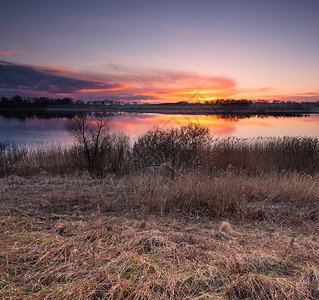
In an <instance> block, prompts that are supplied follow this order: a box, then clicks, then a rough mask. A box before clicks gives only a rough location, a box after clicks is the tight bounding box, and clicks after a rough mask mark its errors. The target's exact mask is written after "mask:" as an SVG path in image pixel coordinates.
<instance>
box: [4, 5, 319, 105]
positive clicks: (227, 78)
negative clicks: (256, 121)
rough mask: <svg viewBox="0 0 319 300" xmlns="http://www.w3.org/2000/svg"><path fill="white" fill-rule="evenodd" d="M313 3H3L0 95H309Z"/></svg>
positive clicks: (313, 97)
mask: <svg viewBox="0 0 319 300" xmlns="http://www.w3.org/2000/svg"><path fill="white" fill-rule="evenodd" d="M318 10H319V3H318V1H315V0H309V1H307V3H302V2H300V1H291V0H290V1H288V0H282V1H280V2H278V1H274V0H271V1H259V2H251V1H248V0H243V1H240V3H239V2H238V1H234V0H227V1H222V2H215V1H206V0H203V1H201V2H199V3H194V2H193V1H188V0H184V1H179V0H176V1H173V2H172V1H161V2H160V3H150V2H149V1H143V0H139V1H136V2H134V3H132V2H131V1H125V0H121V1H119V2H116V3H115V2H113V3H111V2H109V3H104V2H103V3H102V2H98V1H93V2H90V3H79V2H78V1H75V0H70V1H68V2H67V3H66V2H65V1H60V0H58V1H54V2H52V3H49V4H48V3H44V2H39V1H37V0H30V1H28V2H27V3H23V2H20V3H13V2H12V1H4V3H3V5H2V9H1V12H0V14H1V18H0V26H1V28H2V38H1V40H0V96H13V95H14V94H19V95H21V96H38V95H42V96H49V97H61V96H65V97H72V98H74V99H82V100H104V99H111V100H130V101H141V102H154V103H155V102H156V103H158V102H176V101H187V100H188V99H189V98H190V97H191V96H192V95H193V94H194V93H200V94H201V95H203V97H205V100H212V99H217V98H231V99H244V98H245V99H250V100H257V99H265V100H273V99H279V100H292V101H319V75H318V71H317V70H318V69H319V56H318V54H317V49H318V48H319V31H318V30H317V29H318V28H319V20H318V18H317V14H316V12H317V11H318ZM12 18H14V22H13V21H12Z"/></svg>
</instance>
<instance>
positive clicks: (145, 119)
mask: <svg viewBox="0 0 319 300" xmlns="http://www.w3.org/2000/svg"><path fill="white" fill-rule="evenodd" d="M188 124H200V125H202V126H205V127H208V128H209V130H210V133H211V134H213V135H233V136H239V137H257V136H283V135H308V136H318V135H319V115H312V116H310V117H258V116H253V117H249V118H225V117H220V116H216V115H163V114H135V115H134V114H132V115H129V114H127V115H124V116H115V117H114V119H113V121H112V122H111V127H112V131H116V132H125V133H128V134H129V135H131V136H136V135H139V134H141V133H143V132H146V131H147V130H149V129H151V128H152V127H153V126H159V127H162V128H171V127H176V126H182V125H188Z"/></svg>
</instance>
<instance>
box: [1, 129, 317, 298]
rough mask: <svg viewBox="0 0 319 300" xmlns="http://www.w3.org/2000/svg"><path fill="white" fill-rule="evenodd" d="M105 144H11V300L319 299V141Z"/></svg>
mask: <svg viewBox="0 0 319 300" xmlns="http://www.w3.org/2000/svg"><path fill="white" fill-rule="evenodd" d="M101 137H103V138H102V139H98V142H101V143H102V146H103V147H104V146H106V145H107V147H105V148H103V147H99V146H98V147H97V149H98V150H97V152H96V153H98V155H97V156H90V158H88V156H86V152H85V151H86V150H85V147H84V148H83V146H84V145H83V141H81V140H78V142H79V143H78V144H76V145H74V146H72V147H69V148H66V147H61V146H59V145H56V146H50V147H49V146H47V147H38V148H28V147H27V146H23V145H22V146H21V145H19V146H17V145H14V144H8V143H1V144H0V159H1V160H0V162H1V164H0V168H1V169H0V175H1V176H2V178H0V195H1V198H0V298H1V299H61V298H65V299H225V298H226V299H318V298H319V270H318V265H319V260H318V257H319V239H318V238H317V236H318V233H319V230H318V222H319V185H318V179H319V177H318V176H319V175H318V170H319V167H318V166H319V160H318V152H319V151H318V150H319V142H318V139H314V138H306V137H284V138H268V139H249V140H244V139H236V138H228V139H214V138H212V137H211V136H209V135H208V132H207V130H206V129H205V128H200V127H196V126H188V127H183V128H181V129H178V130H177V129H174V130H160V129H158V128H157V129H154V130H153V131H149V132H148V133H146V134H145V135H142V136H141V137H139V138H138V139H137V140H136V141H135V143H134V145H133V147H132V148H131V147H130V146H129V145H130V143H129V141H128V139H127V137H126V136H124V135H118V134H110V133H109V132H108V130H105V131H104V133H103V134H102V135H101ZM94 141H96V139H95V140H94ZM174 141H175V143H174ZM98 145H100V143H98ZM89 148H90V147H89ZM102 148H103V149H104V150H103V151H100V150H101V149H102ZM90 149H91V150H90V151H93V152H92V153H94V147H92V148H90ZM92 149H93V150H92ZM99 151H100V152H99ZM90 153H91V152H90ZM90 155H91V154H90ZM92 157H93V158H94V159H93V160H92V164H91V165H89V164H88V162H89V159H91V158H92ZM96 175H98V176H96Z"/></svg>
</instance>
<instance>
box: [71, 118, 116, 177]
mask: <svg viewBox="0 0 319 300" xmlns="http://www.w3.org/2000/svg"><path fill="white" fill-rule="evenodd" d="M110 121H111V118H110V115H108V114H96V115H94V116H88V115H87V114H82V115H80V116H77V117H75V118H74V119H72V120H70V121H69V122H68V123H67V127H66V129H67V131H68V132H69V134H70V135H71V136H73V137H74V138H75V140H76V147H75V148H74V149H73V151H74V154H76V156H77V158H78V159H79V163H80V164H83V165H84V166H85V167H86V168H87V169H88V171H89V172H91V173H93V174H96V175H101V174H102V173H103V169H104V166H105V153H107V152H109V149H110V133H109V123H110Z"/></svg>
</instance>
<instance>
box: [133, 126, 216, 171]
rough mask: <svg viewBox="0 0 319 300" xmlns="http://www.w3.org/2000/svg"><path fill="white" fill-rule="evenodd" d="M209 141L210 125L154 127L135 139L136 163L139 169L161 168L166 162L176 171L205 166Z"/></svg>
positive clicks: (134, 157) (134, 154)
mask: <svg viewBox="0 0 319 300" xmlns="http://www.w3.org/2000/svg"><path fill="white" fill-rule="evenodd" d="M210 142H211V136H210V134H209V130H208V128H205V127H202V126H199V125H188V126H182V127H180V128H172V129H160V128H158V127H155V128H154V129H153V130H149V131H148V132H146V133H145V134H144V135H141V136H140V137H139V138H138V139H137V141H136V142H135V144H134V147H133V160H134V164H135V165H136V166H138V167H140V168H159V167H160V166H161V165H163V164H165V166H166V167H167V168H168V169H169V170H170V171H171V173H173V174H174V173H175V172H176V171H181V170H186V169H195V168H197V167H199V166H202V167H203V164H204V161H205V159H206V155H207V154H208V151H209V148H210Z"/></svg>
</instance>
